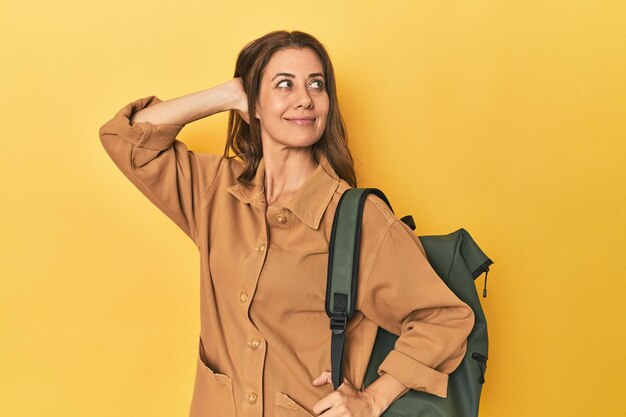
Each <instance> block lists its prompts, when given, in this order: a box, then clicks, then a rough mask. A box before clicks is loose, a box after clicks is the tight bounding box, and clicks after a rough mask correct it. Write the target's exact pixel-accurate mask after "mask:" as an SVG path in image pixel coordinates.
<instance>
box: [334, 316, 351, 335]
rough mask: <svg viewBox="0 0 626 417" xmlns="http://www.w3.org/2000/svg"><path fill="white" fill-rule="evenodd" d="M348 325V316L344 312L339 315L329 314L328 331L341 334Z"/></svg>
mask: <svg viewBox="0 0 626 417" xmlns="http://www.w3.org/2000/svg"><path fill="white" fill-rule="evenodd" d="M347 323H348V315H347V314H346V312H345V311H341V312H339V313H331V315H330V329H331V330H332V331H333V333H334V334H341V333H343V332H344V331H345V330H346V324H347Z"/></svg>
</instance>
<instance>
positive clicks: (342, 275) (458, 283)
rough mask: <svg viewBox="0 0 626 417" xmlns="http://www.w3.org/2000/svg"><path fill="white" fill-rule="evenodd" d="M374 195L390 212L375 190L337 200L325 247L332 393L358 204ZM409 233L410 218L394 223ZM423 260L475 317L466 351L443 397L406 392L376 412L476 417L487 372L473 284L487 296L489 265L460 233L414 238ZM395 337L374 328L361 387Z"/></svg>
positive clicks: (390, 416)
mask: <svg viewBox="0 0 626 417" xmlns="http://www.w3.org/2000/svg"><path fill="white" fill-rule="evenodd" d="M369 193H372V194H375V195H377V196H378V197H380V198H381V199H382V200H383V201H384V202H385V203H386V204H387V205H388V206H389V208H390V209H391V211H392V212H393V209H392V208H391V204H390V203H389V200H387V198H386V197H385V194H384V193H383V192H382V191H381V190H379V189H377V188H351V189H349V190H347V191H346V192H345V193H344V194H343V195H342V196H341V199H340V200H339V205H338V207H337V210H336V212H335V217H334V219H333V225H332V232H331V238H330V244H329V258H328V281H327V285H326V313H327V314H328V316H329V318H330V328H331V330H332V336H331V365H332V367H331V368H332V380H333V386H334V388H335V389H337V388H338V387H339V385H341V382H343V379H344V376H343V356H344V355H343V354H344V344H345V343H344V342H345V329H346V326H347V323H348V321H349V320H350V318H351V317H352V315H353V313H354V304H355V298H354V295H355V294H356V277H357V273H358V271H356V269H355V267H356V266H357V265H358V263H359V262H358V255H359V250H358V248H359V242H360V234H361V233H360V232H361V219H362V214H363V204H364V202H365V199H366V197H367V194H369ZM400 220H401V221H403V222H404V223H406V224H407V225H408V226H409V227H410V228H411V230H415V223H414V222H413V218H412V216H410V215H408V216H404V217H402V218H401V219H400ZM419 239H420V241H421V242H422V245H423V246H424V250H425V251H426V256H427V258H428V262H429V263H430V265H431V266H432V267H433V269H434V270H435V272H437V274H438V275H439V276H440V277H441V279H442V280H443V281H444V282H445V283H446V285H447V286H448V287H449V288H450V289H451V290H452V292H454V294H455V295H456V296H457V297H459V299H461V300H462V301H463V302H465V303H466V304H468V305H469V306H470V307H471V308H472V310H474V314H475V322H474V328H473V329H472V331H471V333H470V335H469V336H468V339H467V353H466V354H465V357H464V358H463V360H462V361H461V363H460V365H459V366H458V368H457V369H455V370H454V372H452V373H451V374H450V375H449V379H448V395H447V398H441V397H438V396H436V395H433V394H430V393H426V392H423V391H417V390H413V389H411V390H409V391H407V392H406V393H405V394H404V395H402V396H401V397H399V398H397V399H396V400H395V401H394V402H393V403H392V404H391V405H390V406H389V407H388V408H387V409H386V410H385V411H384V412H383V414H382V416H384V417H477V416H478V403H479V400H480V393H481V389H482V384H483V383H484V382H485V371H486V369H487V347H488V339H487V322H486V320H485V314H484V312H483V310H482V307H481V305H480V299H479V297H478V293H477V292H476V287H475V284H474V280H475V279H476V278H478V277H479V276H480V275H481V274H482V273H483V272H484V273H485V288H484V290H483V297H486V296H487V287H486V286H487V273H488V271H489V266H490V265H491V264H493V263H494V262H493V261H492V260H491V259H489V258H488V257H487V256H486V255H485V254H484V253H483V252H482V251H481V250H480V248H479V247H478V245H477V244H476V242H474V240H473V239H472V237H471V236H470V234H469V233H468V232H467V231H466V230H465V229H462V228H461V229H459V230H457V231H455V232H453V233H450V234H448V235H442V236H419ZM398 337H399V336H398V335H395V334H392V333H389V332H387V331H386V330H385V329H383V328H381V327H379V328H378V333H377V336H376V341H375V343H374V348H373V351H372V355H371V357H370V360H369V364H368V367H367V370H366V373H365V380H364V387H367V386H368V385H370V384H371V383H373V382H374V381H375V380H376V379H377V378H378V377H379V376H378V372H377V370H378V367H379V366H380V364H381V363H382V361H383V360H384V359H385V358H386V357H387V354H388V353H389V352H390V351H391V350H392V349H393V348H394V346H395V342H396V340H397V339H398Z"/></svg>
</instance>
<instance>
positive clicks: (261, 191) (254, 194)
mask: <svg viewBox="0 0 626 417" xmlns="http://www.w3.org/2000/svg"><path fill="white" fill-rule="evenodd" d="M319 158H320V163H319V165H318V166H317V168H315V170H314V171H313V173H312V174H311V176H310V177H309V178H307V180H306V181H305V182H304V184H302V186H301V187H300V188H299V189H298V191H296V192H295V193H294V194H292V195H291V197H290V198H289V200H288V201H287V203H285V205H284V207H285V208H287V209H289V210H290V211H291V212H292V213H293V214H295V215H296V217H298V219H300V221H302V222H303V223H305V224H306V225H308V226H309V227H311V228H312V229H317V228H318V227H319V224H320V221H321V219H322V215H323V214H324V211H325V210H326V208H327V207H328V204H329V203H330V200H331V199H332V197H333V194H334V193H335V190H336V189H337V187H338V186H339V182H340V179H339V177H338V176H337V173H336V172H335V170H334V169H333V167H332V166H331V164H330V162H329V161H328V159H326V157H325V156H324V155H320V157H319ZM227 189H228V192H230V193H231V194H232V195H234V196H235V197H237V198H238V199H239V200H240V201H241V202H242V203H245V204H252V205H260V204H265V203H266V202H265V159H264V158H263V157H261V160H260V162H259V166H258V167H257V170H256V174H255V176H254V179H253V186H252V187H250V188H246V187H244V186H242V185H241V184H239V183H236V184H235V185H231V186H230V187H228V188H227Z"/></svg>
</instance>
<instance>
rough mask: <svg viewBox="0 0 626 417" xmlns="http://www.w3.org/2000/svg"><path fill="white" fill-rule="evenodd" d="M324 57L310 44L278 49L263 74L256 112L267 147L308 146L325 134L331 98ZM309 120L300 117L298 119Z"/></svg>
mask: <svg viewBox="0 0 626 417" xmlns="http://www.w3.org/2000/svg"><path fill="white" fill-rule="evenodd" d="M323 72H324V71H323V69H322V61H321V60H320V59H319V57H318V56H317V54H316V53H315V52H314V51H313V50H311V49H310V48H305V49H294V48H288V49H281V50H279V51H278V52H275V53H274V55H272V58H270V61H269V62H268V63H267V65H266V67H265V69H264V71H263V74H262V76H261V84H260V88H259V95H258V98H257V103H256V114H255V116H256V117H257V118H258V119H259V121H260V124H261V137H262V140H263V144H264V147H266V146H271V147H273V146H275V145H278V146H279V147H280V148H290V147H307V146H311V145H313V144H314V143H315V142H317V141H318V140H319V139H320V138H321V137H322V135H323V134H324V128H325V127H326V119H327V117H328V109H329V100H328V93H327V91H326V80H325V78H324V74H323ZM303 118H304V119H309V120H297V119H303Z"/></svg>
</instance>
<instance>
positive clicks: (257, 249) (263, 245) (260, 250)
mask: <svg viewBox="0 0 626 417" xmlns="http://www.w3.org/2000/svg"><path fill="white" fill-rule="evenodd" d="M254 250H256V251H258V252H263V251H264V250H265V243H263V244H261V246H257V247H256V248H254Z"/></svg>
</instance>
